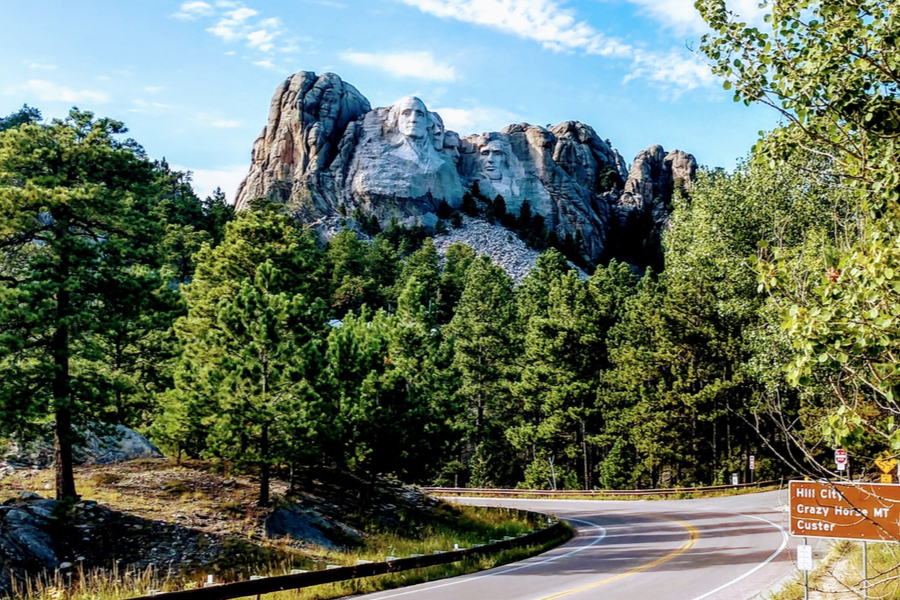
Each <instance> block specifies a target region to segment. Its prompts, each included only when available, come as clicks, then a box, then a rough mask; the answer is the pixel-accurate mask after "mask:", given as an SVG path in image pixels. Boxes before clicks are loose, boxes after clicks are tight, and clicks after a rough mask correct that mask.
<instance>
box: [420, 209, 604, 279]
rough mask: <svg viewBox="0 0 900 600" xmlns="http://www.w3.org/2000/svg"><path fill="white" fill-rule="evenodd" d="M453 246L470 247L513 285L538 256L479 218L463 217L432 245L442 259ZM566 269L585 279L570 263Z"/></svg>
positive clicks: (521, 243) (514, 237)
mask: <svg viewBox="0 0 900 600" xmlns="http://www.w3.org/2000/svg"><path fill="white" fill-rule="evenodd" d="M453 244H466V245H467V246H471V247H472V248H473V249H474V250H475V253H476V254H477V255H478V256H482V255H484V256H488V257H489V258H490V259H491V261H492V262H493V263H494V264H495V265H497V266H498V267H500V268H502V269H503V270H504V271H506V274H507V275H509V276H510V277H512V279H513V281H515V282H516V284H519V283H522V280H523V279H524V278H525V276H526V275H528V273H530V272H531V270H532V269H533V268H534V265H535V264H536V263H537V259H538V257H539V256H540V255H541V253H540V252H539V251H537V250H534V249H533V248H529V247H528V246H526V245H525V242H523V241H522V240H520V239H519V238H518V236H516V235H515V234H514V233H512V232H510V231H509V230H507V229H504V228H503V227H502V226H500V225H493V224H491V223H488V222H487V221H483V220H481V219H472V218H469V217H464V218H463V226H462V227H460V228H458V229H451V230H449V231H448V232H447V233H444V234H439V235H436V236H435V237H434V246H435V248H436V249H437V251H438V254H440V255H441V256H442V257H443V256H445V255H446V254H447V249H448V248H450V246H452V245H453ZM569 266H570V267H572V268H573V269H575V270H576V271H577V272H578V276H579V277H581V278H582V279H587V273H585V272H584V271H582V270H581V269H579V268H578V267H577V266H575V265H574V264H572V263H569Z"/></svg>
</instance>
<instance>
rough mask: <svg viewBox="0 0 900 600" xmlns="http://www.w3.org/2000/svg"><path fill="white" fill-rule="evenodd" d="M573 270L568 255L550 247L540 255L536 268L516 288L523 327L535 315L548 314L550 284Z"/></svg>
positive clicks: (520, 321) (523, 327) (520, 320)
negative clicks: (567, 258) (567, 259)
mask: <svg viewBox="0 0 900 600" xmlns="http://www.w3.org/2000/svg"><path fill="white" fill-rule="evenodd" d="M570 270H571V267H569V263H568V262H567V261H566V257H565V256H563V255H562V254H560V253H559V251H558V250H556V249H555V248H549V249H547V250H546V251H544V252H542V253H541V255H540V256H539V257H538V259H537V262H536V263H535V265H534V268H533V269H532V270H531V271H529V273H528V275H526V276H525V278H524V279H523V280H522V285H520V286H519V287H518V289H516V305H517V310H518V313H519V323H520V326H521V327H522V329H523V330H524V329H525V327H527V326H528V322H529V320H531V318H532V317H534V316H546V315H547V309H548V307H549V306H550V286H551V285H552V284H553V282H554V281H556V280H558V279H561V278H562V277H563V276H565V274H566V273H568V272H569V271H570Z"/></svg>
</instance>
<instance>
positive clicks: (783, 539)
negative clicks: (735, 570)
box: [691, 515, 788, 600]
mask: <svg viewBox="0 0 900 600" xmlns="http://www.w3.org/2000/svg"><path fill="white" fill-rule="evenodd" d="M741 516H742V517H749V518H751V519H756V520H757V521H762V522H764V523H768V524H769V525H771V526H772V527H774V528H775V529H777V530H778V531H780V532H781V546H779V547H778V550H776V551H775V552H773V553H772V556H770V557H769V558H767V559H766V560H764V561H763V562H761V563H759V564H758V565H756V566H755V567H753V568H752V569H750V570H749V571H747V572H746V573H744V574H743V575H741V576H739V577H735V578H734V579H732V580H731V581H729V582H728V583H726V584H724V585H720V586H719V587H717V588H716V589H714V590H711V591H709V592H706V593H705V594H703V595H702V596H697V597H696V598H692V599H691V600H703V599H704V598H708V597H709V596H712V595H713V594H715V593H716V592H720V591H722V590H724V589H725V588H727V587H730V586H732V585H734V584H735V583H737V582H738V581H740V580H742V579H744V578H745V577H749V576H750V575H753V574H754V573H756V572H757V571H759V570H760V569H762V568H763V567H764V566H766V565H767V564H769V563H770V562H772V561H773V560H775V557H777V556H778V555H779V554H781V551H782V550H784V549H785V547H786V546H787V543H788V535H787V533H786V532H785V531H784V528H783V527H781V525H776V524H775V523H773V522H772V521H769V520H768V519H763V518H762V517H757V516H754V515H741Z"/></svg>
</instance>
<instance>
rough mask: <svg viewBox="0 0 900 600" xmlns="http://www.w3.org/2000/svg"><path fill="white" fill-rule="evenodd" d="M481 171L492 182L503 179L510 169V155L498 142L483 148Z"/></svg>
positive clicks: (494, 141) (491, 142)
mask: <svg viewBox="0 0 900 600" xmlns="http://www.w3.org/2000/svg"><path fill="white" fill-rule="evenodd" d="M479 154H480V155H481V170H482V171H483V172H484V174H485V176H487V178H488V179H490V180H491V181H498V180H500V179H503V174H504V173H505V172H506V171H507V170H508V169H509V155H508V154H507V150H506V148H504V147H503V144H502V143H500V142H499V141H498V140H492V141H490V142H488V143H487V144H485V145H484V146H482V147H481V149H480V150H479Z"/></svg>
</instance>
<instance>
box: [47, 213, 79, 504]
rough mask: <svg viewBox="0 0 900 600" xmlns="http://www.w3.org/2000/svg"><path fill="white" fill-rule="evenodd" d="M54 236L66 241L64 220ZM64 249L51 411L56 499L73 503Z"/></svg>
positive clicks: (65, 251) (65, 249)
mask: <svg viewBox="0 0 900 600" xmlns="http://www.w3.org/2000/svg"><path fill="white" fill-rule="evenodd" d="M59 228H60V229H59V230H58V233H57V236H59V237H63V238H65V237H67V236H68V229H69V223H68V220H67V219H63V220H61V222H60V223H59ZM68 251H69V249H68V247H67V245H65V244H64V245H63V248H62V256H61V259H60V264H59V282H58V283H59V285H60V289H59V290H58V291H57V294H56V332H55V333H54V334H53V341H52V348H53V366H54V374H53V410H54V413H55V417H56V431H55V434H56V443H55V460H56V499H57V500H64V499H71V500H77V499H78V495H77V493H76V492H75V472H74V469H73V464H72V463H73V461H72V446H73V438H74V433H73V432H72V408H71V406H70V401H71V398H70V395H71V392H70V385H69V377H70V374H69V325H68V320H69V314H70V312H71V306H70V305H71V298H70V296H69V291H68V290H67V289H65V287H64V286H65V285H66V283H67V280H68V278H69V255H68Z"/></svg>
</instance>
